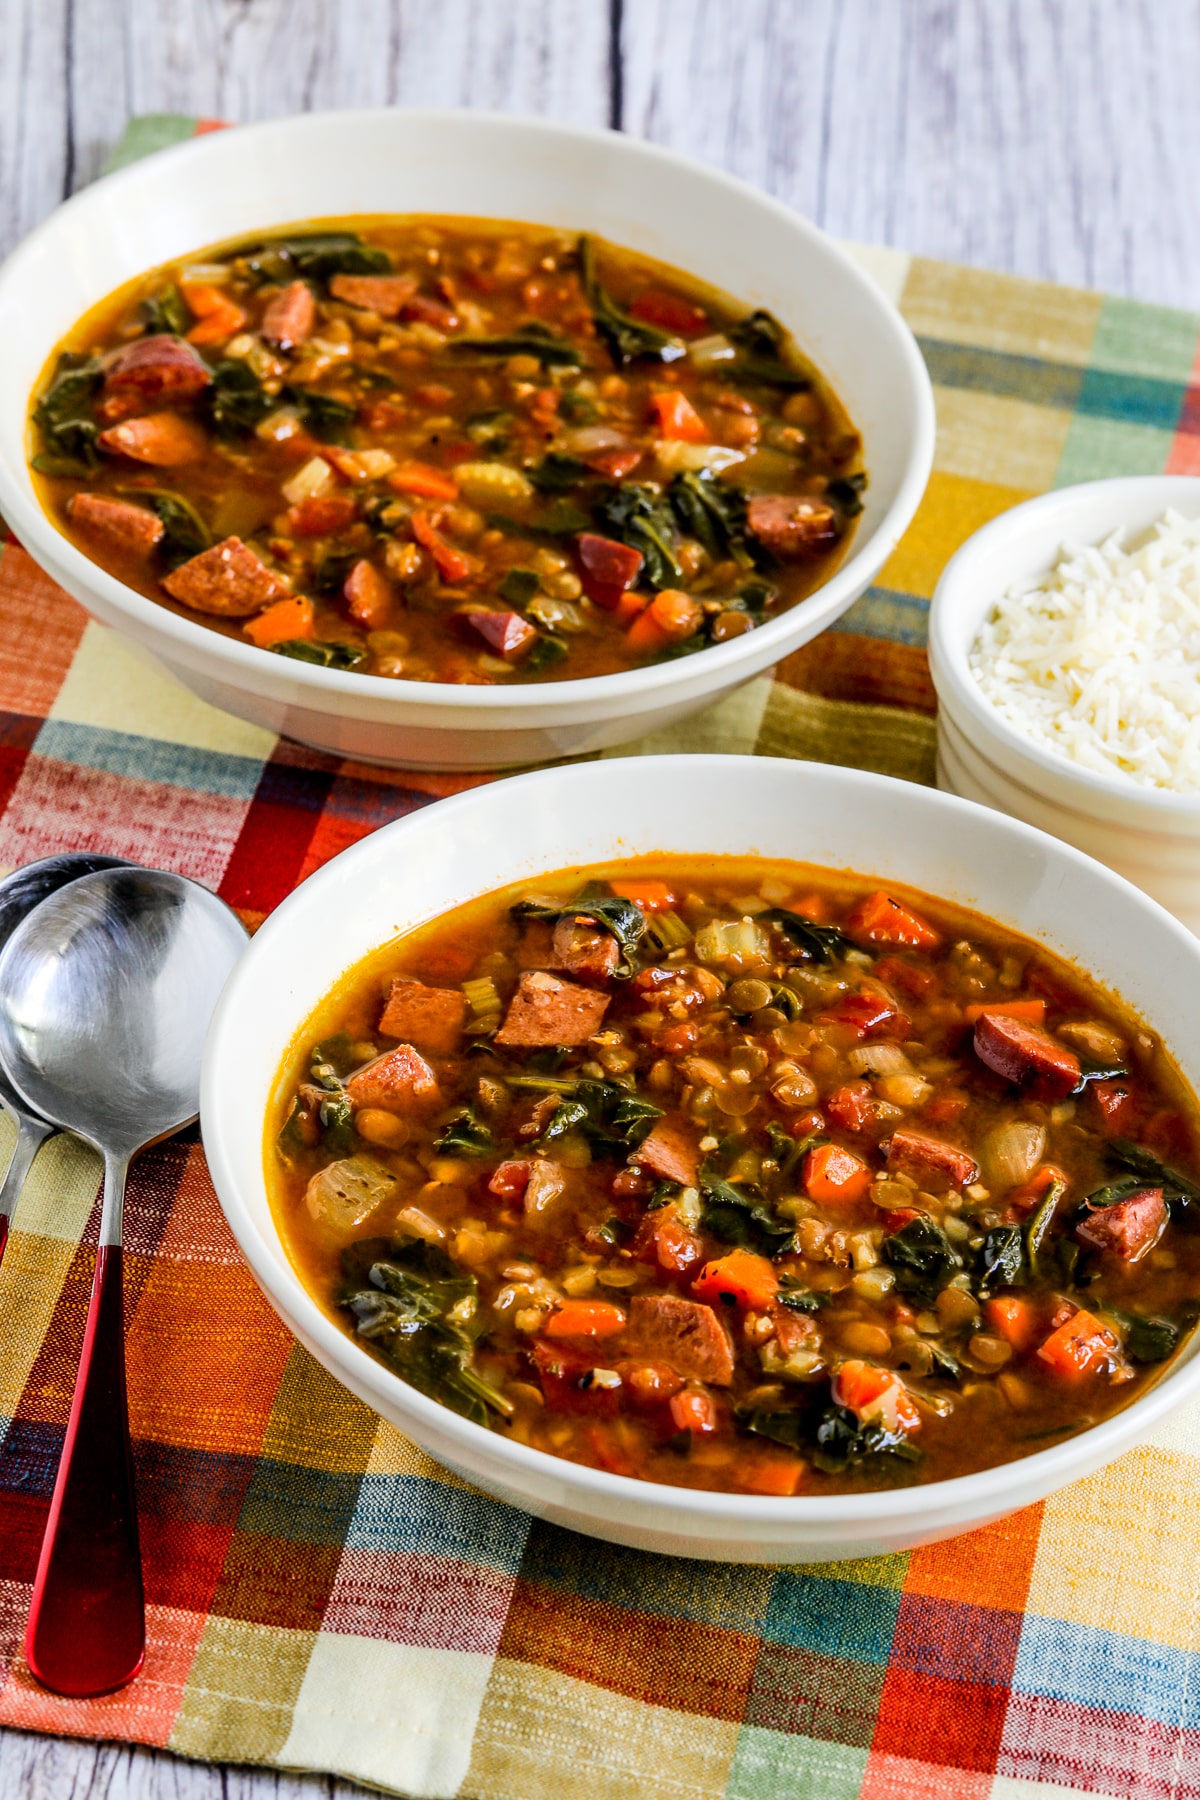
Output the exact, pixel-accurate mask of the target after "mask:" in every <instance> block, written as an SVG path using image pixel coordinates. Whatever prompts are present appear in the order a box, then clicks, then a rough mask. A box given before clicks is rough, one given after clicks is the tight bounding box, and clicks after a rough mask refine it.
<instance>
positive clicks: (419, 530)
mask: <svg viewBox="0 0 1200 1800" xmlns="http://www.w3.org/2000/svg"><path fill="white" fill-rule="evenodd" d="M409 523H410V525H411V526H412V534H413V536H414V537H415V538H416V540H417V542H418V544H420V545H421V547H422V548H423V549H425V550H428V552H429V554H430V556H432V558H433V560H434V563H435V564H436V565H437V572H438V574H439V575H440V576H441V577H442V580H443V581H451V582H454V581H466V579H467V577H468V576H469V575H472V574H474V572H475V559H474V557H472V556H468V555H466V553H465V552H464V551H462V550H456V549H455V548H454V546H453V544H448V543H447V542H446V540H445V538H444V537H443V536H442V535H441V533H440V532H439V531H438V530H437V528H436V527H435V525H434V523H433V520H432V519H431V518H430V517H429V514H428V513H424V512H415V513H414V514H413V515H412V518H411V519H410V520H409Z"/></svg>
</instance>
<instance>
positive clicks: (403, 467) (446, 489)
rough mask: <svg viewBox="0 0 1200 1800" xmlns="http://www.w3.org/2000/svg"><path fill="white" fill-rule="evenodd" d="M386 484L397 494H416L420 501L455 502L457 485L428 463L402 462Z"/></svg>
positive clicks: (443, 471) (452, 478) (449, 476)
mask: <svg viewBox="0 0 1200 1800" xmlns="http://www.w3.org/2000/svg"><path fill="white" fill-rule="evenodd" d="M387 484H388V486H389V487H390V488H394V489H395V490H396V492H397V493H398V494H416V495H417V496H418V497H419V498H420V499H422V500H457V499H458V483H457V481H455V479H454V477H453V475H449V474H447V473H446V471H445V470H444V469H434V468H432V467H431V466H430V465H429V463H423V462H404V463H400V464H399V465H398V466H397V467H396V468H394V469H393V470H392V472H391V474H390V475H389V476H388V478H387Z"/></svg>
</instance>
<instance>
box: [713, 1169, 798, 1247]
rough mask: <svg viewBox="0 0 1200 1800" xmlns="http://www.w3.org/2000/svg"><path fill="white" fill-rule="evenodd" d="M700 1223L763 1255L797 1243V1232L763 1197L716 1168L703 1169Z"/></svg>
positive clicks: (720, 1236) (729, 1241) (724, 1239)
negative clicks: (721, 1174) (735, 1182)
mask: <svg viewBox="0 0 1200 1800" xmlns="http://www.w3.org/2000/svg"><path fill="white" fill-rule="evenodd" d="M700 1200H701V1210H700V1223H701V1225H702V1226H703V1228H704V1230H705V1231H710V1232H711V1233H712V1235H713V1236H714V1237H718V1238H721V1239H722V1240H723V1241H724V1242H725V1243H727V1244H735V1245H736V1246H737V1247H738V1248H739V1249H741V1250H757V1251H758V1252H759V1253H760V1255H762V1256H781V1255H782V1254H783V1252H784V1251H785V1250H788V1249H790V1248H791V1246H792V1244H793V1243H794V1242H795V1231H794V1229H793V1227H792V1226H791V1225H789V1224H785V1223H784V1222H783V1221H782V1220H781V1219H778V1218H777V1217H776V1216H775V1214H774V1212H773V1211H772V1210H771V1208H770V1206H769V1205H768V1204H767V1202H766V1200H765V1199H764V1198H763V1196H762V1195H761V1194H760V1193H758V1192H757V1190H754V1191H753V1192H746V1191H743V1189H742V1188H738V1187H735V1186H734V1185H733V1183H732V1182H731V1181H725V1180H724V1179H723V1178H722V1177H721V1176H720V1175H718V1174H717V1173H716V1172H715V1170H713V1169H711V1168H708V1167H705V1168H703V1169H701V1171H700Z"/></svg>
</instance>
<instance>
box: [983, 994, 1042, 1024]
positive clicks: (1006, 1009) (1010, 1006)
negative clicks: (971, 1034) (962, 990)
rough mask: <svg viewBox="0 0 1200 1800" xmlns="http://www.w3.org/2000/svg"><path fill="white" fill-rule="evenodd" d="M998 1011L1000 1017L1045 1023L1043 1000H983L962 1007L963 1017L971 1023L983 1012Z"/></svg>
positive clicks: (1028, 1022) (1032, 1022)
mask: <svg viewBox="0 0 1200 1800" xmlns="http://www.w3.org/2000/svg"><path fill="white" fill-rule="evenodd" d="M985 1012H986V1013H998V1014H999V1016H1000V1017H1001V1018H1002V1019H1023V1020H1024V1021H1025V1023H1026V1024H1027V1025H1044V1024H1045V1023H1046V1002H1045V1001H1044V1000H1000V1001H995V1000H984V1001H981V1002H977V1003H976V1004H974V1005H972V1006H964V1007H963V1017H964V1018H965V1019H966V1021H967V1023H968V1025H973V1024H974V1023H975V1021H976V1019H978V1018H979V1017H980V1016H981V1015H982V1014H983V1013H985Z"/></svg>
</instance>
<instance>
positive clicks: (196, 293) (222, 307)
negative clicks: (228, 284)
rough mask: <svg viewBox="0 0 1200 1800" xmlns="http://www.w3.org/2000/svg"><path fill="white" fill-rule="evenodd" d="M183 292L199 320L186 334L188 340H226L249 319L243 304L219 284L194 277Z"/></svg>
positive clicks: (195, 341) (212, 342) (193, 313)
mask: <svg viewBox="0 0 1200 1800" xmlns="http://www.w3.org/2000/svg"><path fill="white" fill-rule="evenodd" d="M182 292H183V297H184V299H185V300H186V301H187V303H188V307H189V309H190V310H191V312H192V315H193V317H194V318H196V319H197V320H198V321H199V323H198V324H196V325H193V326H192V329H191V330H190V331H189V332H188V334H187V340H188V343H189V344H223V343H224V342H225V340H226V338H231V337H232V336H233V335H234V333H235V332H237V331H240V330H241V329H242V326H243V325H244V324H245V323H246V315H245V313H244V312H243V311H242V309H241V307H240V306H238V305H237V303H236V302H235V301H233V300H231V299H230V298H229V295H228V294H226V293H223V292H222V291H221V289H220V288H219V287H210V286H209V285H208V283H207V282H203V281H191V282H187V283H186V284H185V285H184V287H183V290H182Z"/></svg>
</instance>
